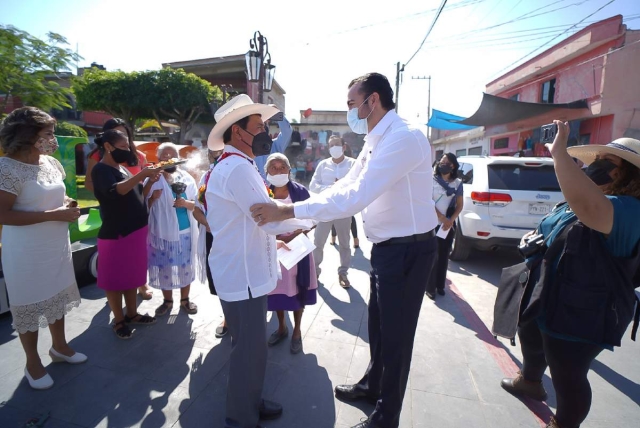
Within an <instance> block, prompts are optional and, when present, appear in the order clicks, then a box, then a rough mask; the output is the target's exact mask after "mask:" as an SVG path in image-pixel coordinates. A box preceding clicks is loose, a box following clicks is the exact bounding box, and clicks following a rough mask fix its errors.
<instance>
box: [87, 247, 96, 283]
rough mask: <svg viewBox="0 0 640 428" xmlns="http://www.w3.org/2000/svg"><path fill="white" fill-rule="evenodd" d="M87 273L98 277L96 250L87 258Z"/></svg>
mask: <svg viewBox="0 0 640 428" xmlns="http://www.w3.org/2000/svg"><path fill="white" fill-rule="evenodd" d="M88 270H89V273H90V274H91V276H93V277H94V278H96V279H97V278H98V252H97V251H96V252H95V253H93V254H92V255H91V257H90V258H89V269H88Z"/></svg>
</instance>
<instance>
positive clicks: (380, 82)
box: [349, 73, 396, 110]
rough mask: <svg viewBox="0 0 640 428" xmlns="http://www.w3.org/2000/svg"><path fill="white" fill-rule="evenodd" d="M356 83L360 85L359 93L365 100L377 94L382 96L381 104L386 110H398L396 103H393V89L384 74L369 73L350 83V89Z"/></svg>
mask: <svg viewBox="0 0 640 428" xmlns="http://www.w3.org/2000/svg"><path fill="white" fill-rule="evenodd" d="M356 83H360V90H359V92H360V93H361V94H363V95H364V98H365V99H366V98H367V97H368V96H370V95H371V94H373V93H374V92H376V93H377V94H378V95H379V96H380V104H382V107H383V108H384V109H385V110H393V109H394V108H396V103H395V102H394V101H393V89H391V85H390V84H389V80H388V79H387V78H386V77H385V76H383V75H382V74H380V73H367V74H365V75H364V76H360V77H357V78H355V79H353V80H352V81H351V83H349V89H351V87H352V86H353V85H355V84H356Z"/></svg>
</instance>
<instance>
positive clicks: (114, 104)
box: [71, 68, 152, 129]
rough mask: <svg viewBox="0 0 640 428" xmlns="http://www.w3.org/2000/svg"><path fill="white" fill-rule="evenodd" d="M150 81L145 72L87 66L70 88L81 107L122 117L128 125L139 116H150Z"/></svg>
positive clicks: (133, 125)
mask: <svg viewBox="0 0 640 428" xmlns="http://www.w3.org/2000/svg"><path fill="white" fill-rule="evenodd" d="M151 87H152V81H151V80H150V79H149V77H148V76H147V74H146V73H140V72H135V71H134V72H131V73H126V72H124V71H106V70H100V69H98V68H93V69H91V70H86V71H85V72H84V73H83V74H82V76H78V77H76V78H75V79H73V81H72V84H71V88H72V89H73V93H74V94H75V96H76V102H77V103H78V108H79V109H81V110H94V111H103V112H106V113H108V114H110V115H112V116H115V117H119V118H122V119H124V120H125V121H126V122H127V123H128V124H129V126H130V127H131V129H135V124H136V121H137V120H138V119H139V118H141V117H151V116H152V113H151V110H150V109H149V101H150V100H149V96H148V93H149V90H150V89H151Z"/></svg>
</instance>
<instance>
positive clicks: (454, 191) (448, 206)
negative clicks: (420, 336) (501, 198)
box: [427, 153, 463, 300]
mask: <svg viewBox="0 0 640 428" xmlns="http://www.w3.org/2000/svg"><path fill="white" fill-rule="evenodd" d="M459 168H460V164H459V163H458V158H457V157H456V155H454V154H453V153H447V154H445V155H444V156H442V159H440V161H439V162H438V163H437V164H436V165H435V168H434V170H433V202H434V203H435V206H436V214H437V215H438V221H439V222H440V225H439V226H438V230H440V229H443V231H447V230H448V231H449V233H448V234H447V237H446V238H444V239H441V238H439V239H438V258H437V259H436V262H435V266H434V268H433V273H432V274H431V278H430V279H429V282H428V283H427V297H428V298H430V299H431V300H435V299H436V292H437V293H438V294H439V295H441V296H444V284H445V282H446V280H447V268H448V267H449V253H450V252H451V244H452V242H453V236H454V235H455V222H456V219H457V218H458V215H460V212H462V202H463V195H462V180H460V179H459V178H458V169H459Z"/></svg>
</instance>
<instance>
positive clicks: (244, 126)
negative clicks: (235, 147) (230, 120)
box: [222, 116, 251, 144]
mask: <svg viewBox="0 0 640 428" xmlns="http://www.w3.org/2000/svg"><path fill="white" fill-rule="evenodd" d="M250 117H251V116H247V117H243V118H242V119H240V120H239V121H237V122H236V123H234V124H232V125H231V126H230V127H228V128H227V130H226V131H224V134H222V141H223V142H224V143H225V144H227V143H229V142H230V141H231V128H233V125H238V126H239V127H240V128H242V129H244V130H246V129H247V125H248V124H249V118H250Z"/></svg>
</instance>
